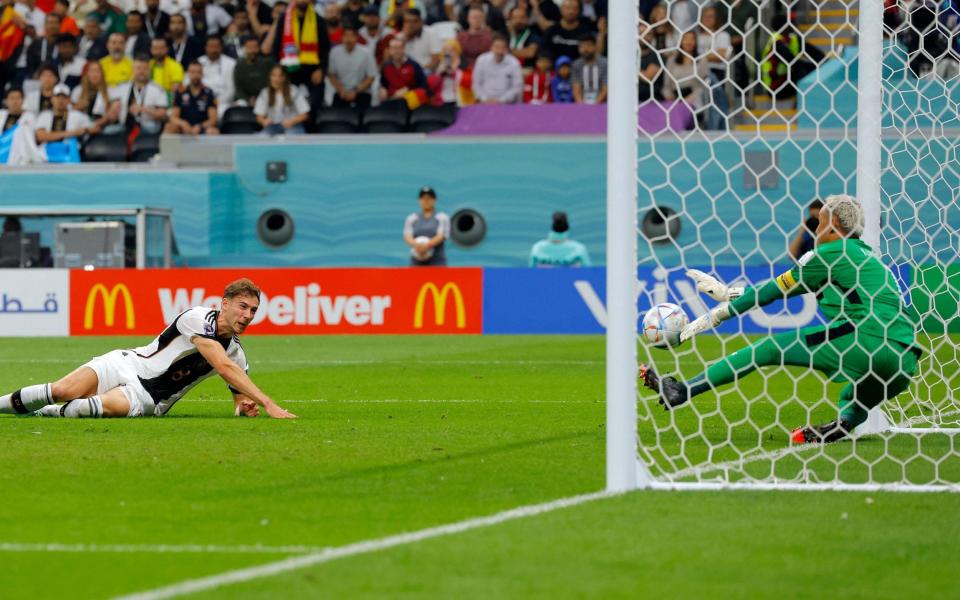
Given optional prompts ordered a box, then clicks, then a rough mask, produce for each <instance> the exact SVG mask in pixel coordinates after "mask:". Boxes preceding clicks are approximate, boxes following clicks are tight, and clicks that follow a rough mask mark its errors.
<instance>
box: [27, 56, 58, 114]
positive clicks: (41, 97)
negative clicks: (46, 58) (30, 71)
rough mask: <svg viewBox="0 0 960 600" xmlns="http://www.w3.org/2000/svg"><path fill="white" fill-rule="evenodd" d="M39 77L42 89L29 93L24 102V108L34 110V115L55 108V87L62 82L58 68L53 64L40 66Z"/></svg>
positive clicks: (28, 110) (29, 110)
mask: <svg viewBox="0 0 960 600" xmlns="http://www.w3.org/2000/svg"><path fill="white" fill-rule="evenodd" d="M37 79H39V80H40V89H39V90H33V91H32V92H30V93H28V94H27V98H26V100H24V102H23V108H24V110H26V111H27V112H32V113H33V114H34V115H38V114H40V113H41V112H43V111H45V110H50V109H51V108H53V88H54V86H56V85H57V84H58V83H60V76H59V75H58V74H57V68H56V67H55V66H53V65H51V64H46V65H42V66H41V67H40V73H39V74H38V75H37Z"/></svg>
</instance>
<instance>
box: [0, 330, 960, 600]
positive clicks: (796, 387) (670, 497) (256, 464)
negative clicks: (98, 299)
mask: <svg viewBox="0 0 960 600" xmlns="http://www.w3.org/2000/svg"><path fill="white" fill-rule="evenodd" d="M142 342H143V340H140V339H137V340H132V339H125V338H119V339H117V338H112V339H110V338H91V339H79V338H72V339H54V340H37V339H33V340H14V339H6V340H2V341H0V388H3V389H2V392H3V393H5V392H7V391H10V390H12V389H14V388H16V387H20V386H22V385H28V384H31V383H39V382H44V381H50V380H52V379H56V378H57V377H59V376H61V375H62V374H64V373H66V372H67V371H69V370H70V369H72V368H74V367H75V366H77V365H79V364H81V363H83V362H85V361H86V360H88V359H89V358H90V357H92V356H94V355H96V354H99V353H102V352H105V351H107V350H110V349H113V348H116V347H129V346H132V345H136V344H139V343H142ZM697 344H698V345H697V349H698V350H699V352H700V354H702V355H703V356H704V357H707V358H710V359H713V358H717V357H719V356H720V354H721V340H719V338H717V337H715V336H704V337H703V338H701V339H699V340H697ZM244 345H245V348H246V350H247V354H248V356H249V357H250V360H251V375H252V376H253V377H254V380H255V381H257V382H258V384H259V385H261V387H263V388H264V389H265V390H266V391H267V392H268V393H269V394H271V395H272V396H273V397H274V398H276V399H277V400H279V401H280V402H281V404H283V405H284V406H286V407H288V408H289V409H291V410H292V411H293V412H295V413H297V414H298V415H300V417H301V418H300V419H298V420H296V421H273V420H269V419H266V418H259V419H239V418H234V417H232V405H231V403H230V402H229V396H228V394H227V392H226V389H225V386H224V384H223V383H222V382H221V381H220V380H218V379H213V380H211V381H208V382H206V383H204V384H203V385H202V386H200V387H198V388H197V389H196V390H194V391H193V392H192V394H191V395H189V396H188V397H187V398H186V399H185V400H183V401H181V402H180V403H179V404H178V405H177V406H176V407H175V408H174V410H173V411H172V413H171V414H170V415H169V416H167V417H165V418H162V419H153V418H146V419H139V420H111V421H107V420H103V421H91V420H82V421H78V420H42V419H35V418H19V419H18V418H14V417H3V418H0V507H2V508H0V565H2V566H0V597H2V598H4V599H13V598H31V599H33V598H105V597H110V596H114V595H119V594H127V593H133V592H137V591H142V590H149V589H152V588H156V587H160V586H164V585H168V584H172V583H175V582H179V581H182V580H185V579H190V578H196V577H201V576H205V575H213V574H217V573H221V572H224V571H227V570H231V569H236V568H241V567H245V566H251V565H257V564H264V563H268V562H271V561H276V560H279V559H282V558H285V557H287V556H291V555H294V554H296V553H297V552H299V551H301V550H305V549H306V548H301V549H299V550H298V549H297V548H287V549H285V550H284V549H282V548H278V547H281V546H299V547H309V548H317V547H329V546H341V545H345V544H349V543H352V542H357V541H362V540H370V539H376V538H382V537H384V536H388V535H392V534H396V533H401V532H408V531H415V530H419V529H423V528H427V527H432V526H436V525H442V524H446V523H452V522H456V521H460V520H463V519H467V518H470V517H475V516H481V515H489V514H493V513H496V512H498V511H502V510H506V509H510V508H514V507H517V506H521V505H526V504H532V503H538V502H545V501H549V500H553V499H556V498H562V497H568V496H572V495H576V494H582V493H587V492H593V491H597V490H599V489H602V487H603V485H604V481H603V480H604V467H603V461H604V418H605V417H604V403H603V394H604V391H603V389H604V385H603V380H604V351H603V339H602V338H600V337H589V336H578V337H563V336H527V337H524V336H514V337H497V336H492V337H324V338H319V337H286V338H279V337H248V338H247V339H245V341H244ZM730 348H732V347H730V345H729V344H728V349H730ZM654 356H655V357H656V358H657V362H658V365H659V366H660V368H661V370H670V369H671V368H672V367H675V368H676V369H678V370H682V371H683V372H687V373H690V372H693V371H695V370H696V369H697V368H699V367H700V366H701V365H700V364H699V363H698V362H697V361H695V360H692V358H693V357H692V355H683V356H680V357H679V359H677V360H676V361H675V360H674V357H673V356H672V355H670V354H669V353H657V354H655V355H654ZM644 357H645V350H643V351H641V358H644ZM778 376H779V377H780V379H772V378H764V377H763V376H758V375H754V376H752V377H751V378H750V379H747V380H745V381H744V383H743V384H742V385H741V386H740V387H739V388H738V389H737V390H732V391H729V392H727V393H725V394H723V395H721V396H713V395H706V396H704V397H702V398H699V399H697V401H696V404H695V406H694V407H685V408H684V409H681V410H679V411H676V412H675V413H673V414H672V415H668V414H666V413H663V412H661V411H659V409H657V408H656V403H655V401H654V400H652V399H651V398H649V397H648V396H643V397H642V398H641V400H640V406H639V412H640V415H641V420H640V429H641V433H644V432H645V431H652V430H656V429H659V430H661V431H662V432H664V433H663V438H662V439H663V444H662V446H663V450H662V451H659V452H658V453H655V455H654V460H655V461H656V468H657V469H662V470H664V471H665V472H668V471H673V470H680V469H683V468H689V467H690V466H691V465H693V466H696V465H699V464H701V463H702V462H704V461H706V460H707V458H708V456H707V454H706V452H707V448H706V445H707V444H705V443H704V440H707V441H708V442H709V445H710V446H714V447H715V455H714V456H712V457H710V460H712V461H714V462H718V461H724V460H728V459H730V458H732V457H735V456H737V455H738V453H739V452H744V451H746V450H747V449H751V448H761V449H763V450H775V449H777V448H782V447H783V446H784V445H785V433H784V428H789V426H790V425H793V424H794V423H793V421H792V420H793V419H795V418H803V416H804V415H805V414H806V413H805V410H806V409H805V408H804V405H803V403H802V402H801V401H800V400H791V397H792V396H793V395H794V392H795V393H796V394H797V395H799V396H800V397H801V398H809V399H810V404H811V405H812V404H816V403H817V402H818V401H819V400H820V398H821V397H822V396H823V383H822V382H821V381H820V380H819V379H817V378H815V377H812V378H807V377H804V376H803V375H802V374H801V373H800V372H797V371H790V372H789V373H781V374H778ZM777 382H780V383H777ZM783 382H787V383H786V384H784V383H783ZM834 390H835V388H834V387H833V384H831V386H830V387H829V390H828V391H830V392H833V391H834ZM760 396H765V397H766V396H768V397H769V398H768V400H766V401H764V402H756V401H753V402H751V401H750V400H751V399H756V398H757V397H760ZM698 414H699V415H701V416H702V417H703V419H702V420H699V419H697V418H696V416H697V415H698ZM778 414H779V419H780V421H781V424H780V425H779V426H772V423H773V421H774V419H776V418H777V415H778ZM815 414H816V415H818V416H819V415H822V416H823V418H824V419H826V418H829V417H830V416H831V415H830V409H829V406H828V405H827V404H826V403H823V406H822V407H819V406H818V407H817V409H816V411H815ZM670 419H674V421H670ZM700 423H702V424H703V431H702V433H701V434H699V435H693V434H694V433H696V432H697V430H698V428H699V427H700V425H699V424H700ZM750 423H755V425H751V424H750ZM951 439H952V438H947V437H946V436H943V439H940V440H936V439H932V440H930V441H924V442H922V443H924V444H928V447H925V448H924V450H925V451H924V454H927V455H931V456H939V457H941V458H943V464H942V465H941V468H942V469H944V470H943V471H942V472H941V474H942V476H944V477H954V479H953V481H958V480H960V473H958V472H957V468H958V466H957V465H956V464H955V463H956V462H957V461H956V458H955V455H954V456H953V457H950V456H948V455H947V451H948V450H949V448H950V446H949V445H950V444H951V443H952V441H951ZM681 442H683V443H684V444H685V446H684V447H685V450H684V451H683V452H681V451H680V444H681ZM918 443H921V442H917V441H916V439H913V438H911V439H906V440H903V441H900V440H893V441H891V440H884V439H883V438H879V437H875V438H874V439H873V440H872V441H870V440H864V441H862V442H857V443H856V446H855V445H854V444H850V443H846V444H839V445H837V446H835V447H834V448H831V449H830V454H826V455H824V456H825V457H826V458H824V459H821V461H822V463H820V464H818V463H815V462H814V463H804V462H803V461H802V460H797V461H795V462H794V463H792V464H787V463H790V461H782V462H783V463H784V464H780V461H778V464H777V465H775V466H774V467H771V465H770V464H766V465H764V463H763V461H757V462H756V463H753V464H752V465H751V466H750V467H748V468H747V470H746V471H745V472H746V473H749V474H751V475H754V476H756V475H762V474H763V470H764V469H766V470H767V471H769V470H770V469H771V468H776V469H777V470H778V471H777V473H776V474H777V475H778V476H784V477H789V476H791V475H792V474H793V473H794V472H796V471H797V470H798V469H800V468H807V469H813V470H814V471H815V472H817V473H819V474H820V475H821V476H823V477H829V476H831V475H833V474H834V472H835V469H837V468H840V469H845V470H843V471H842V474H843V476H844V477H845V478H847V477H849V478H853V479H855V478H856V477H857V476H859V475H858V474H859V473H861V471H863V472H865V469H866V466H865V465H867V464H869V465H873V466H874V467H875V473H874V475H875V478H877V479H884V478H887V479H889V480H894V479H897V480H898V479H900V478H901V476H902V474H903V473H904V472H906V471H904V470H903V469H907V470H908V471H909V473H908V474H907V476H908V477H917V478H921V479H922V478H923V477H925V476H927V475H928V474H929V473H928V471H927V470H925V469H927V467H926V466H923V465H920V464H919V463H918V464H917V465H915V467H914V470H909V465H910V461H909V460H906V459H904V460H901V461H899V462H898V461H896V460H894V461H889V462H890V464H887V465H886V466H884V465H878V464H877V460H875V458H876V456H879V455H881V454H884V453H886V454H888V455H891V456H895V457H896V456H900V457H907V458H909V457H911V456H914V455H915V454H917V452H916V445H917V444H918ZM911 444H912V446H911ZM850 456H855V457H859V459H858V460H854V461H850V460H847V459H848V458H849V457H850ZM871 457H873V458H871ZM827 459H830V460H827ZM881 462H882V461H881ZM836 464H840V465H842V466H841V467H836V466H835V465H836ZM904 464H907V466H906V467H904V466H903V465H904ZM858 465H859V468H860V470H859V471H858V470H857V469H858ZM895 465H900V466H901V471H899V472H898V471H896V469H895V468H894V467H895ZM749 469H755V470H756V469H759V472H752V471H749ZM958 510H960V496H958V495H956V494H892V493H849V492H722V493H721V492H683V493H678V492H636V493H631V494H627V495H624V496H619V497H616V498H610V499H604V500H599V501H595V502H591V503H588V504H583V505H580V506H576V507H573V508H568V509H562V510H558V511H555V512H551V513H549V514H545V515H540V516H537V517H532V518H528V519H522V520H518V521H512V522H509V523H504V524H501V525H496V526H492V527H488V528H483V529H478V530H474V531H470V532H466V533H463V534H458V535H452V536H447V537H442V538H437V539H433V540H428V541H425V542H420V543H416V544H412V545H408V546H402V547H398V548H393V549H388V550H384V551H380V552H375V553H370V554H364V555H360V556H354V557H350V558H345V559H341V560H336V561H332V562H329V563H326V564H323V565H317V566H314V567H310V568H306V569H302V570H297V571H292V572H288V573H284V574H281V575H277V576H273V577H268V578H263V579H258V580H255V581H250V582H246V583H241V584H236V585H230V586H225V587H222V588H218V589H215V590H211V591H207V592H204V593H202V594H200V596H201V597H223V598H227V597H229V598H247V597H253V598H295V597H300V598H303V597H330V598H339V597H370V598H383V597H404V598H407V597H409V598H414V597H429V598H453V597H457V598H491V597H495V598H500V597H504V598H506V597H509V598H517V597H551V598H553V597H598V598H599V597H604V598H606V597H623V598H628V597H629V598H637V597H647V596H663V597H701V598H703V597H716V598H730V597H738V598H764V597H766V598H783V597H788V598H789V597H810V596H811V595H822V594H829V595H830V596H831V597H851V598H858V597H862V598H871V599H876V598H901V597H949V596H956V595H958V594H960V591H958V588H957V578H956V572H955V571H954V569H953V564H954V563H955V562H956V561H957V560H958V559H960V543H958V541H957V540H958V539H960V519H957V518H956V514H957V513H958ZM27 544H39V545H48V544H63V545H68V547H67V548H64V549H62V550H67V549H69V550H84V551H71V552H67V551H62V550H61V551H57V550H55V549H52V548H44V549H40V548H39V547H33V546H24V545H27ZM258 544H259V545H262V546H266V547H269V548H267V549H266V550H270V551H266V550H265V551H250V550H251V549H250V547H251V546H254V545H258ZM157 545H172V546H177V548H172V549H173V550H177V551H170V552H161V551H160V550H162V548H158V547H156V546H157ZM189 545H202V546H206V545H213V546H217V547H218V548H210V549H207V550H209V551H204V552H185V551H183V550H186V549H187V548H184V547H183V546H189ZM240 547H246V549H247V550H248V551H247V552H238V551H237V550H240V549H242V548H240ZM273 549H276V550H277V551H272V550H273Z"/></svg>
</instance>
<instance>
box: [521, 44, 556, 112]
mask: <svg viewBox="0 0 960 600" xmlns="http://www.w3.org/2000/svg"><path fill="white" fill-rule="evenodd" d="M552 67H553V59H552V58H551V57H550V55H549V54H547V53H545V52H544V53H541V54H540V55H539V56H537V62H536V63H535V65H534V69H533V70H532V71H530V72H529V73H527V76H526V77H524V78H523V103H524V104H549V103H550V102H553V98H551V95H550V78H551V77H553V72H552V69H551V68H552Z"/></svg>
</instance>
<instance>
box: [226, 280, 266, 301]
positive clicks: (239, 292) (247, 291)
mask: <svg viewBox="0 0 960 600" xmlns="http://www.w3.org/2000/svg"><path fill="white" fill-rule="evenodd" d="M237 296H252V297H254V298H256V299H257V300H259V299H260V288H258V287H257V284H255V283H254V282H252V281H250V280H249V279H247V278H246V277H243V278H241V279H238V280H236V281H234V282H232V283H230V284H228V285H227V287H225V288H224V290H223V297H224V298H236V297H237Z"/></svg>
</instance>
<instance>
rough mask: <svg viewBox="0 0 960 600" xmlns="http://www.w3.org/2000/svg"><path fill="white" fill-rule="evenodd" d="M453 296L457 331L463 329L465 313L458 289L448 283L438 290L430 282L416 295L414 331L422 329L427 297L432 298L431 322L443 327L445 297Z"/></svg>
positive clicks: (455, 285)
mask: <svg viewBox="0 0 960 600" xmlns="http://www.w3.org/2000/svg"><path fill="white" fill-rule="evenodd" d="M450 294H453V301H454V303H455V305H456V309H457V329H465V328H466V326H467V311H466V308H465V307H464V305H463V294H461V293H460V287H459V286H457V284H455V283H453V282H448V283H445V284H444V285H443V287H442V288H438V287H437V285H436V284H435V283H433V282H432V281H430V282H427V283H425V284H423V287H421V288H420V293H419V294H417V304H416V306H415V307H414V312H413V327H414V329H423V311H424V308H425V306H426V303H427V295H431V296H432V297H433V320H434V323H436V324H437V325H443V324H444V322H445V321H446V312H447V311H446V309H447V296H448V295H450Z"/></svg>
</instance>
